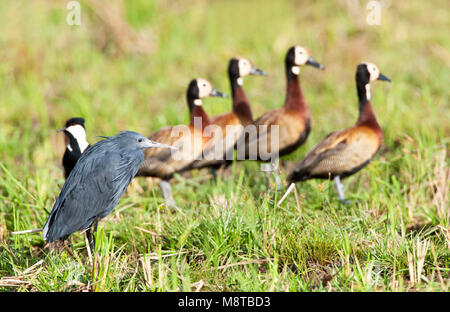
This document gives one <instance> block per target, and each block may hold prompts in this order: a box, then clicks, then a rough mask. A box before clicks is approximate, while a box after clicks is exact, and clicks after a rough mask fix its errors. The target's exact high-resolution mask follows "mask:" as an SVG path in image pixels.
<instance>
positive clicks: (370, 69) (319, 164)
mask: <svg viewBox="0 0 450 312" xmlns="http://www.w3.org/2000/svg"><path fill="white" fill-rule="evenodd" d="M377 79H378V80H385V81H391V80H390V79H389V78H387V77H386V76H384V75H383V74H381V73H380V71H379V70H378V68H377V66H375V65H374V64H372V63H361V64H359V65H358V67H357V68H356V88H357V91H358V98H359V118H358V120H357V122H356V125H355V126H354V127H352V128H349V129H345V130H340V131H335V132H332V133H330V134H329V135H328V136H327V137H326V138H325V139H324V140H323V141H322V142H320V143H318V144H317V145H315V146H314V147H313V148H312V150H311V151H310V152H309V153H308V154H307V155H306V156H305V158H304V159H303V160H302V161H301V162H300V164H298V165H297V167H296V168H295V169H294V170H293V171H292V172H291V173H290V174H289V176H288V177H287V181H288V182H289V183H294V182H298V181H305V180H308V179H334V182H335V185H336V189H337V192H338V195H339V200H340V201H341V202H342V203H348V201H347V200H345V196H344V187H343V185H342V183H341V181H340V179H341V178H345V177H348V176H350V175H352V174H354V173H356V172H358V171H359V170H361V169H362V168H364V167H365V166H367V164H368V163H369V162H370V161H371V160H372V158H373V157H374V156H375V154H376V153H377V151H378V150H379V149H380V147H381V144H382V143H383V131H382V130H381V128H380V125H379V124H378V122H377V119H376V118H375V114H374V112H373V110H372V106H371V104H370V82H371V81H374V80H377Z"/></svg>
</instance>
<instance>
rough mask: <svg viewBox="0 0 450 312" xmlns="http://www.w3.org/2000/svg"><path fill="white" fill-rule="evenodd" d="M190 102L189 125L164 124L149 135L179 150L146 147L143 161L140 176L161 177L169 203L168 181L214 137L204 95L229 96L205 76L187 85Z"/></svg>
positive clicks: (186, 166) (169, 203) (161, 185)
mask: <svg viewBox="0 0 450 312" xmlns="http://www.w3.org/2000/svg"><path fill="white" fill-rule="evenodd" d="M186 95H187V103H188V106H189V112H190V123H189V125H187V126H186V125H178V126H173V127H164V128H162V129H160V130H158V131H157V132H155V133H154V134H152V135H151V136H150V137H149V139H150V140H152V141H156V142H160V143H163V144H167V145H171V146H174V147H176V148H177V149H178V150H177V151H176V152H173V151H171V150H170V149H166V148H151V149H147V150H144V153H145V160H144V161H143V163H142V165H141V167H140V169H139V171H138V174H137V176H146V177H157V178H160V179H162V181H161V183H160V187H161V190H162V192H163V196H164V198H165V200H166V203H167V204H168V205H170V206H175V201H174V199H173V197H172V194H171V187H170V183H169V182H168V181H169V180H170V179H171V178H172V177H173V175H174V174H175V173H179V172H182V171H185V170H187V169H189V166H190V164H191V163H192V162H193V161H194V160H195V159H198V158H199V157H200V156H201V154H202V150H203V148H204V146H205V144H206V143H207V142H208V140H210V139H211V137H206V136H204V135H203V130H204V128H205V127H207V126H208V125H210V123H211V122H210V119H209V117H208V115H207V114H206V112H205V111H204V110H203V107H202V100H201V99H202V98H205V97H208V96H218V97H226V95H225V94H223V93H221V92H219V91H217V90H216V89H214V88H213V86H212V84H211V83H210V82H209V81H208V80H206V79H202V78H197V79H193V80H192V81H191V82H190V83H189V86H188V89H187V93H186Z"/></svg>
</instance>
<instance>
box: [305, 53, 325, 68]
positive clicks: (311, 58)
mask: <svg viewBox="0 0 450 312" xmlns="http://www.w3.org/2000/svg"><path fill="white" fill-rule="evenodd" d="M306 64H308V65H311V66H314V67H316V68H319V69H325V66H323V65H322V64H320V63H319V62H317V61H316V60H315V59H313V57H312V56H310V57H309V59H308V60H307V61H306Z"/></svg>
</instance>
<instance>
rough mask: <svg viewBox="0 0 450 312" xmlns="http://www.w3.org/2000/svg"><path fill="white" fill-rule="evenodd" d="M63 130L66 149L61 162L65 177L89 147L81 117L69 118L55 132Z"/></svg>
mask: <svg viewBox="0 0 450 312" xmlns="http://www.w3.org/2000/svg"><path fill="white" fill-rule="evenodd" d="M61 131H64V142H65V144H66V150H65V152H64V156H63V160H62V164H63V167H64V177H65V178H66V179H67V177H68V176H69V174H70V172H71V171H72V169H73V167H75V164H76V163H77V161H78V158H80V156H81V154H82V153H83V152H84V151H85V150H86V149H87V148H88V147H89V143H88V142H87V141H86V129H85V128H84V119H83V118H81V117H74V118H70V119H69V120H67V121H66V124H65V126H64V127H62V128H61V129H58V130H57V132H61Z"/></svg>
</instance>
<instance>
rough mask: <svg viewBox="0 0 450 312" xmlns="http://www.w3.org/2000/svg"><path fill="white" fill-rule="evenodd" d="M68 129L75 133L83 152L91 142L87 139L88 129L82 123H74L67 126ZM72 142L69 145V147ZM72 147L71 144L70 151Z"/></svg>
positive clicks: (74, 135)
mask: <svg viewBox="0 0 450 312" xmlns="http://www.w3.org/2000/svg"><path fill="white" fill-rule="evenodd" d="M66 131H67V132H69V133H70V134H72V135H73V137H74V138H75V140H77V143H78V146H79V147H80V151H81V152H82V153H83V152H84V151H85V150H86V148H87V147H88V146H89V143H88V142H87V141H86V130H84V128H83V127H82V126H81V125H73V126H69V127H67V128H66ZM69 146H70V144H68V145H67V148H69ZM71 149H72V147H71V146H70V148H69V151H72V150H71Z"/></svg>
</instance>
